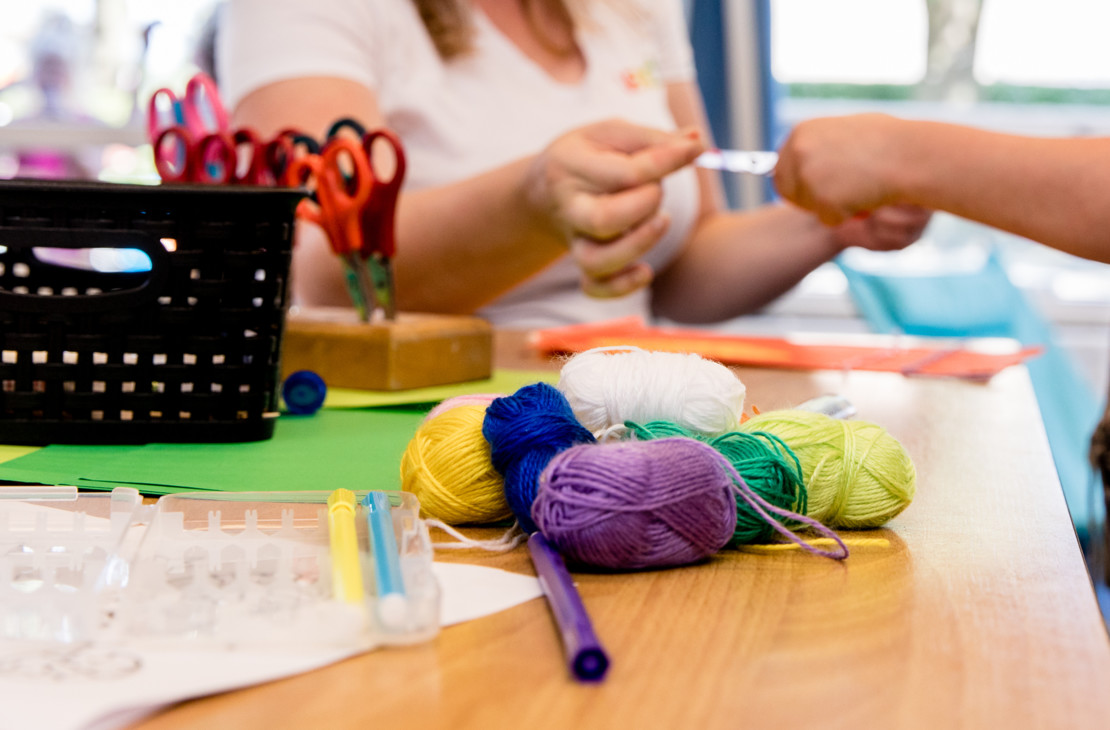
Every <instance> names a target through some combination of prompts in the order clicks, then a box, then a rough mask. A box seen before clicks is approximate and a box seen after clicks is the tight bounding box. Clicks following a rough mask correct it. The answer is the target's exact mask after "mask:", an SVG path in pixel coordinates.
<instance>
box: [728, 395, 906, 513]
mask: <svg viewBox="0 0 1110 730" xmlns="http://www.w3.org/2000/svg"><path fill="white" fill-rule="evenodd" d="M740 430H741V431H747V432H755V431H763V432H765V433H770V434H773V435H775V436H778V437H779V438H780V439H782V440H783V442H785V443H786V445H787V446H789V447H790V449H791V450H792V451H793V452H794V454H795V455H796V456H797V457H798V462H799V463H800V464H801V467H802V476H803V477H804V478H805V483H806V489H807V493H808V495H809V504H808V507H807V509H806V514H807V515H808V516H810V517H812V518H814V519H815V520H818V521H819V522H822V523H824V524H825V525H828V526H829V527H840V528H845V529H860V528H868V527H879V526H880V525H884V524H886V523H887V522H888V521H889V520H890V519H891V518H893V517H894V516H895V515H897V514H898V513H899V512H901V511H902V510H904V509H905V508H906V507H907V506H909V504H910V502H911V501H913V495H914V491H915V485H916V482H917V472H916V470H915V469H914V466H913V461H911V460H910V456H909V454H908V453H906V450H905V448H903V447H902V444H900V443H898V440H897V439H895V438H894V437H893V436H891V435H890V434H889V433H888V432H887V431H886V430H885V429H883V428H882V427H880V426H877V425H875V424H874V423H868V422H867V421H848V420H841V419H836V418H830V417H829V416H826V415H824V414H822V413H811V412H809V411H793V410H784V411H769V412H767V413H763V414H760V415H758V416H756V417H754V418H751V419H748V420H747V421H746V422H745V423H744V424H743V425H742V426H741V427H740Z"/></svg>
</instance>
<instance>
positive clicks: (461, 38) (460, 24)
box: [413, 0, 474, 60]
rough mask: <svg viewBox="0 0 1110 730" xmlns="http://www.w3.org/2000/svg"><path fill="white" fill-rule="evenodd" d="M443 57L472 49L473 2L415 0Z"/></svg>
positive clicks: (460, 53)
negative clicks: (471, 12) (470, 3)
mask: <svg viewBox="0 0 1110 730" xmlns="http://www.w3.org/2000/svg"><path fill="white" fill-rule="evenodd" d="M413 2H414V3H415V4H416V9H417V11H418V12H419V13H420V19H421V20H422V21H424V27H425V28H427V29H428V35H429V36H431V38H432V43H434V44H435V47H436V50H437V51H439V55H440V58H443V59H444V60H446V59H449V58H454V57H455V56H460V55H462V54H464V53H466V52H467V51H469V50H470V42H471V38H472V37H473V35H474V26H473V25H472V21H471V18H470V5H469V4H468V3H466V2H464V0H413Z"/></svg>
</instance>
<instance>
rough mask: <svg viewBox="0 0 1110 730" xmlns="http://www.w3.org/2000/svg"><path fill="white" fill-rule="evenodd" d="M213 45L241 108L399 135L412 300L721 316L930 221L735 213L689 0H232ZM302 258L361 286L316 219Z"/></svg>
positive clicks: (255, 120) (407, 302) (244, 116)
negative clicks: (689, 20)
mask: <svg viewBox="0 0 1110 730" xmlns="http://www.w3.org/2000/svg"><path fill="white" fill-rule="evenodd" d="M217 58H218V61H219V64H220V81H221V86H222V87H223V93H224V95H225V97H226V99H227V102H228V103H229V104H230V105H231V106H232V107H233V108H234V117H235V120H236V122H237V123H239V124H248V125H250V126H252V127H255V128H256V129H258V130H259V131H260V132H262V133H263V134H272V133H274V132H275V131H277V130H278V129H280V128H283V127H289V126H292V127H296V128H299V129H303V130H305V131H308V132H309V133H312V134H316V135H320V134H322V132H323V130H324V129H326V128H327V126H328V125H329V124H330V123H331V122H332V121H334V120H335V119H338V118H340V117H354V118H356V119H359V120H361V121H363V122H364V123H365V124H366V125H367V127H375V126H388V127H390V128H391V129H393V130H394V131H395V132H397V133H398V134H399V135H400V136H401V138H402V140H403V141H404V144H405V149H406V155H407V159H408V173H407V177H406V180H405V190H404V193H403V195H402V196H401V201H400V204H399V210H398V216H397V226H398V234H397V240H398V243H397V255H396V258H395V260H394V267H395V275H396V278H397V297H398V304H399V306H400V308H401V309H402V310H410V311H427V312H455V313H471V312H477V313H479V314H481V315H483V316H485V317H487V318H489V319H490V320H492V321H493V322H495V323H497V324H502V325H511V326H521V327H528V326H547V325H553V324H560V323H568V322H581V321H592V320H598V319H604V318H610V317H616V316H623V315H629V314H639V315H642V316H650V315H651V314H652V313H656V314H660V315H664V316H667V317H669V318H671V319H675V320H678V321H685V322H711V321H717V320H721V319H725V318H728V317H731V316H735V315H737V314H741V313H744V312H747V311H751V310H753V309H756V308H758V307H760V306H762V305H763V304H765V303H766V302H768V301H770V300H771V299H773V298H774V297H775V296H777V295H779V294H780V293H782V292H783V291H785V290H786V289H788V288H790V287H791V286H793V285H794V284H795V283H796V282H797V281H799V280H800V279H801V278H802V277H803V276H804V275H805V274H806V273H808V272H809V271H810V270H812V269H813V268H814V267H815V266H817V265H819V264H821V263H822V262H824V261H827V260H829V259H830V258H832V257H833V256H835V255H836V254H837V253H838V252H840V251H841V250H843V249H844V248H845V247H846V246H853V245H858V246H865V247H868V248H873V249H896V248H901V247H903V246H905V245H908V244H909V243H911V242H912V241H914V240H915V239H916V238H917V237H918V235H920V232H921V230H922V228H923V227H924V225H925V223H926V222H927V221H928V213H927V212H926V211H923V210H921V209H918V208H910V207H901V208H884V209H880V210H878V211H876V212H875V213H873V214H872V215H870V216H869V217H867V218H866V219H858V220H852V221H849V222H847V223H844V224H842V225H840V226H837V227H835V228H830V227H826V226H824V225H822V224H821V223H820V222H819V221H818V220H817V219H816V218H815V217H813V216H812V215H811V214H809V213H805V212H803V211H801V210H798V209H795V208H791V207H787V206H781V205H775V206H768V207H766V208H763V209H760V210H757V211H752V212H747V213H737V212H726V211H725V210H724V206H723V199H722V195H721V192H720V183H719V180H718V179H717V178H716V173H714V172H710V171H705V170H695V169H694V168H693V167H692V166H691V165H690V163H691V162H692V161H693V160H694V159H695V158H696V157H697V155H698V154H699V153H700V152H701V151H703V150H704V148H705V145H706V140H707V139H708V132H707V125H706V122H705V116H704V112H703V108H702V101H701V97H700V95H699V92H698V89H697V85H696V80H695V76H694V67H693V61H692V53H691V49H690V46H689V43H688V41H687V37H686V29H685V24H684V16H683V10H682V3H681V0H594V1H593V2H585V1H584V0H578V1H577V2H575V1H574V0H568V1H567V2H566V4H564V3H563V2H562V0H232V1H231V3H230V5H229V6H228V7H227V8H226V13H225V15H224V18H223V23H222V26H221V31H220V36H219V41H218V54H217ZM676 130H677V131H676ZM294 272H295V273H294V278H293V284H294V292H295V296H296V297H297V298H299V299H300V300H301V301H304V302H307V303H332V304H338V303H342V302H343V297H344V287H343V286H342V284H341V281H342V276H341V271H340V267H339V264H338V262H337V261H336V260H335V258H334V257H333V256H331V255H330V251H328V249H327V246H326V244H325V242H324V241H323V238H322V236H321V235H320V234H319V233H317V234H316V235H302V236H301V237H300V240H299V243H298V246H297V250H296V253H295V260H294Z"/></svg>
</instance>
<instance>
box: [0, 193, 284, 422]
mask: <svg viewBox="0 0 1110 730" xmlns="http://www.w3.org/2000/svg"><path fill="white" fill-rule="evenodd" d="M300 197H301V192H298V191H292V190H281V189H268V188H256V187H228V186H218V187H217V186H199V185H160V186H141V185H114V184H109V183H92V182H89V183H80V182H50V181H16V180H11V181H0V249H2V251H0V386H2V387H0V443H9V444H45V443H70V444H73V443H83V444H105V443H148V442H156V441H163V442H215V441H258V440H262V439H267V438H270V436H272V435H273V429H274V422H275V419H274V417H275V416H276V415H277V410H278V395H279V390H280V388H279V383H278V378H279V375H278V373H279V367H280V354H281V337H282V331H283V326H284V315H285V308H286V300H287V281H288V274H289V264H290V253H291V249H292V236H293V213H294V209H295V207H296V204H297V202H298V200H299V199H300ZM35 247H49V248H53V249H94V248H102V249H139V250H141V251H143V252H145V253H146V255H147V256H148V257H149V259H150V262H151V265H150V270H149V271H140V272H131V273H103V272H99V271H94V270H88V269H82V268H73V267H72V266H67V265H58V264H56V263H47V261H44V260H43V259H49V258H50V257H47V256H46V255H45V254H43V253H42V252H41V251H40V252H38V253H36V248H35Z"/></svg>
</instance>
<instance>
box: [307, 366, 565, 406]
mask: <svg viewBox="0 0 1110 730" xmlns="http://www.w3.org/2000/svg"><path fill="white" fill-rule="evenodd" d="M558 379H559V373H558V372H554V371H549V370H494V371H493V375H492V376H491V377H490V378H489V379H487V380H472V381H469V382H466V383H454V384H451V385H436V386H432V387H430V388H412V389H411V390H398V391H384V390H347V389H344V388H330V387H329V388H328V394H327V398H326V399H325V400H324V408H378V407H382V406H398V405H416V404H421V403H439V402H440V401H444V400H447V399H448V398H454V397H456V396H460V395H472V394H475V393H498V394H501V395H511V394H513V393H515V392H516V391H517V390H518V389H520V388H522V387H524V386H525V385H531V384H532V383H539V382H544V383H555V382H556V381H558Z"/></svg>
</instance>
